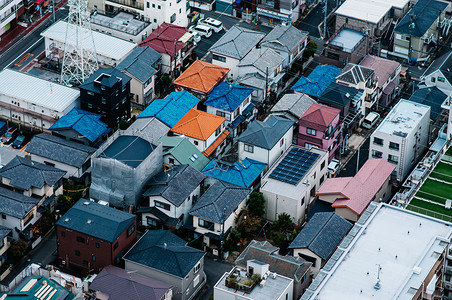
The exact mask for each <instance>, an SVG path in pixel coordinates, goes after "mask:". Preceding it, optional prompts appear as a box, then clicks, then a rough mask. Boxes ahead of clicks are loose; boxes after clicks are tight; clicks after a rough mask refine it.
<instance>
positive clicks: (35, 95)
mask: <svg viewBox="0 0 452 300" xmlns="http://www.w3.org/2000/svg"><path fill="white" fill-rule="evenodd" d="M18 87H21V88H18ZM79 97H80V92H79V91H78V90H77V89H75V88H70V87H67V86H64V85H60V84H58V83H54V82H49V81H47V80H44V79H41V78H38V77H35V76H32V75H28V74H27V73H23V72H19V71H13V70H11V69H4V70H3V71H2V72H0V115H1V116H3V117H4V118H6V119H9V120H12V121H15V122H18V123H22V124H26V125H27V126H32V127H36V128H40V129H42V130H47V129H48V128H50V126H52V125H53V124H54V123H55V122H56V121H57V120H58V119H59V118H61V117H62V116H64V115H65V114H67V113H68V112H70V111H71V110H72V109H73V108H74V107H79V106H80V99H79Z"/></svg>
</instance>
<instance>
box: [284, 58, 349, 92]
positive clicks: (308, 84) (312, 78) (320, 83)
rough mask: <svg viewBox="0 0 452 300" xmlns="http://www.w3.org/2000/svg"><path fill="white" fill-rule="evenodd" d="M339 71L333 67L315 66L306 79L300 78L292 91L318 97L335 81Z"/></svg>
mask: <svg viewBox="0 0 452 300" xmlns="http://www.w3.org/2000/svg"><path fill="white" fill-rule="evenodd" d="M340 72H341V69H339V68H338V67H336V66H333V65H320V66H317V67H316V68H315V69H314V70H313V71H312V72H311V74H309V76H308V77H304V76H303V77H301V78H300V79H299V80H298V81H297V82H296V83H295V84H294V85H293V86H292V90H294V91H297V92H301V93H304V94H307V95H310V96H314V97H319V96H320V94H322V93H323V91H324V90H325V89H326V88H327V87H328V86H329V85H330V84H331V83H332V82H334V81H335V80H336V76H337V75H339V73H340Z"/></svg>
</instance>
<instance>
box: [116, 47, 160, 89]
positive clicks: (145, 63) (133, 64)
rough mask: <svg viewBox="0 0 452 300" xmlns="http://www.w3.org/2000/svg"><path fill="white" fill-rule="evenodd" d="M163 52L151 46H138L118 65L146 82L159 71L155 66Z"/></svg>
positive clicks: (120, 69) (122, 69)
mask: <svg viewBox="0 0 452 300" xmlns="http://www.w3.org/2000/svg"><path fill="white" fill-rule="evenodd" d="M161 57H162V54H161V53H159V52H157V51H155V50H154V49H152V48H151V47H149V46H144V47H138V48H135V50H133V51H132V53H130V54H129V55H128V56H127V57H126V58H125V59H124V60H123V61H122V62H121V63H120V64H119V65H118V66H117V67H116V69H118V70H119V71H126V72H127V73H129V74H130V75H132V76H133V77H135V78H136V79H138V80H139V81H141V82H146V81H148V80H149V79H151V78H152V76H154V74H155V73H157V70H156V69H155V68H154V67H155V65H156V63H157V62H158V61H159V60H160V59H161Z"/></svg>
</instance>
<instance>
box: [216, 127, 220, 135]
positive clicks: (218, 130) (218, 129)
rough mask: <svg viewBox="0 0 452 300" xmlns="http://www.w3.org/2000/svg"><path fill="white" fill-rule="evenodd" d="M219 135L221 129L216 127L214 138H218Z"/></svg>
mask: <svg viewBox="0 0 452 300" xmlns="http://www.w3.org/2000/svg"><path fill="white" fill-rule="evenodd" d="M220 133H221V127H218V128H217V130H215V136H219V135H220Z"/></svg>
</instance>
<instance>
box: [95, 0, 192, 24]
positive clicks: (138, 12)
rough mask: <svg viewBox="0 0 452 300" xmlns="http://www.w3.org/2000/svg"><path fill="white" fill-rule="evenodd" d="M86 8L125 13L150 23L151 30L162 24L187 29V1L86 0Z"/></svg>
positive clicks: (111, 12)
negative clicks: (165, 23)
mask: <svg viewBox="0 0 452 300" xmlns="http://www.w3.org/2000/svg"><path fill="white" fill-rule="evenodd" d="M88 8H89V9H90V10H92V11H97V12H99V13H101V14H107V13H109V14H115V13H117V12H120V11H125V12H128V13H131V14H133V15H135V16H136V17H137V18H138V19H140V20H143V21H146V22H150V23H151V26H152V30H154V29H156V28H157V27H159V26H160V25H161V24H162V23H163V22H167V23H171V24H174V25H178V26H182V27H187V26H188V18H187V15H188V13H189V12H190V5H189V2H188V1H187V0H170V1H166V0H138V1H135V0H88Z"/></svg>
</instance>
